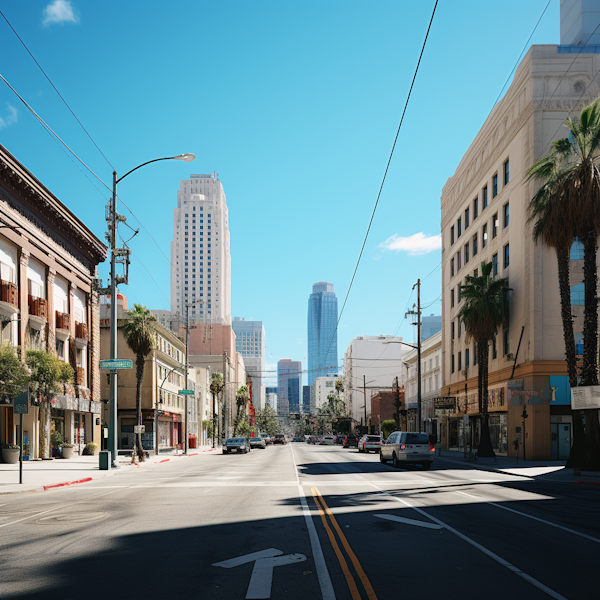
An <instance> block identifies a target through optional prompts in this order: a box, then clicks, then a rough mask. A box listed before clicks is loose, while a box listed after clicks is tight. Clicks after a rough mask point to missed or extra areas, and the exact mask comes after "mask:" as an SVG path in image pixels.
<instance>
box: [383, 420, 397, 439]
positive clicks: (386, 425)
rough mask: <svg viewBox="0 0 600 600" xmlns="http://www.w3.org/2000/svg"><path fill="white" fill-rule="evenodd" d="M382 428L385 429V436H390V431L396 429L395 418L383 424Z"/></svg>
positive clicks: (385, 437)
mask: <svg viewBox="0 0 600 600" xmlns="http://www.w3.org/2000/svg"><path fill="white" fill-rule="evenodd" d="M381 429H382V430H383V438H384V439H387V438H388V437H389V436H390V433H393V432H394V431H396V421H395V420H394V419H388V420H387V421H384V422H383V423H382V424H381Z"/></svg>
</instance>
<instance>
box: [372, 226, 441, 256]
mask: <svg viewBox="0 0 600 600" xmlns="http://www.w3.org/2000/svg"><path fill="white" fill-rule="evenodd" d="M379 247H380V248H383V249H384V250H396V252H398V251H399V250H404V251H405V252H408V253H409V254H410V255H413V256H414V255H416V254H427V253H428V252H433V251H434V250H440V249H441V247H442V236H441V235H440V234H438V235H430V236H427V235H425V234H424V233H423V232H422V231H421V232H420V233H415V234H414V235H410V236H408V237H398V234H397V233H395V234H394V235H393V236H392V237H389V238H388V239H387V240H385V242H383V244H380V245H379Z"/></svg>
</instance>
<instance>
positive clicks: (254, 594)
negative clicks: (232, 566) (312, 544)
mask: <svg viewBox="0 0 600 600" xmlns="http://www.w3.org/2000/svg"><path fill="white" fill-rule="evenodd" d="M305 560H306V556H304V554H285V555H284V556H276V557H272V558H261V559H259V560H257V561H256V562H255V563H254V568H253V569H252V577H250V585H249V586H248V592H247V593H246V600H262V599H264V598H270V597H271V588H272V586H273V568H274V567H282V566H284V565H289V564H292V563H298V562H304V561H305Z"/></svg>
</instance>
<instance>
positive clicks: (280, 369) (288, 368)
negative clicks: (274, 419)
mask: <svg viewBox="0 0 600 600" xmlns="http://www.w3.org/2000/svg"><path fill="white" fill-rule="evenodd" d="M277 383H278V385H277V387H278V388H279V406H278V407H277V414H278V415H281V416H288V415H289V414H290V413H291V412H292V413H297V412H300V397H301V391H300V390H301V388H302V363H301V362H300V361H299V360H291V359H289V358H282V359H281V360H280V361H279V362H278V363H277Z"/></svg>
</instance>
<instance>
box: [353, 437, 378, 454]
mask: <svg viewBox="0 0 600 600" xmlns="http://www.w3.org/2000/svg"><path fill="white" fill-rule="evenodd" d="M380 449H381V436H380V435H363V436H362V437H361V438H360V440H359V441H358V451H359V452H379V450H380Z"/></svg>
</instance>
